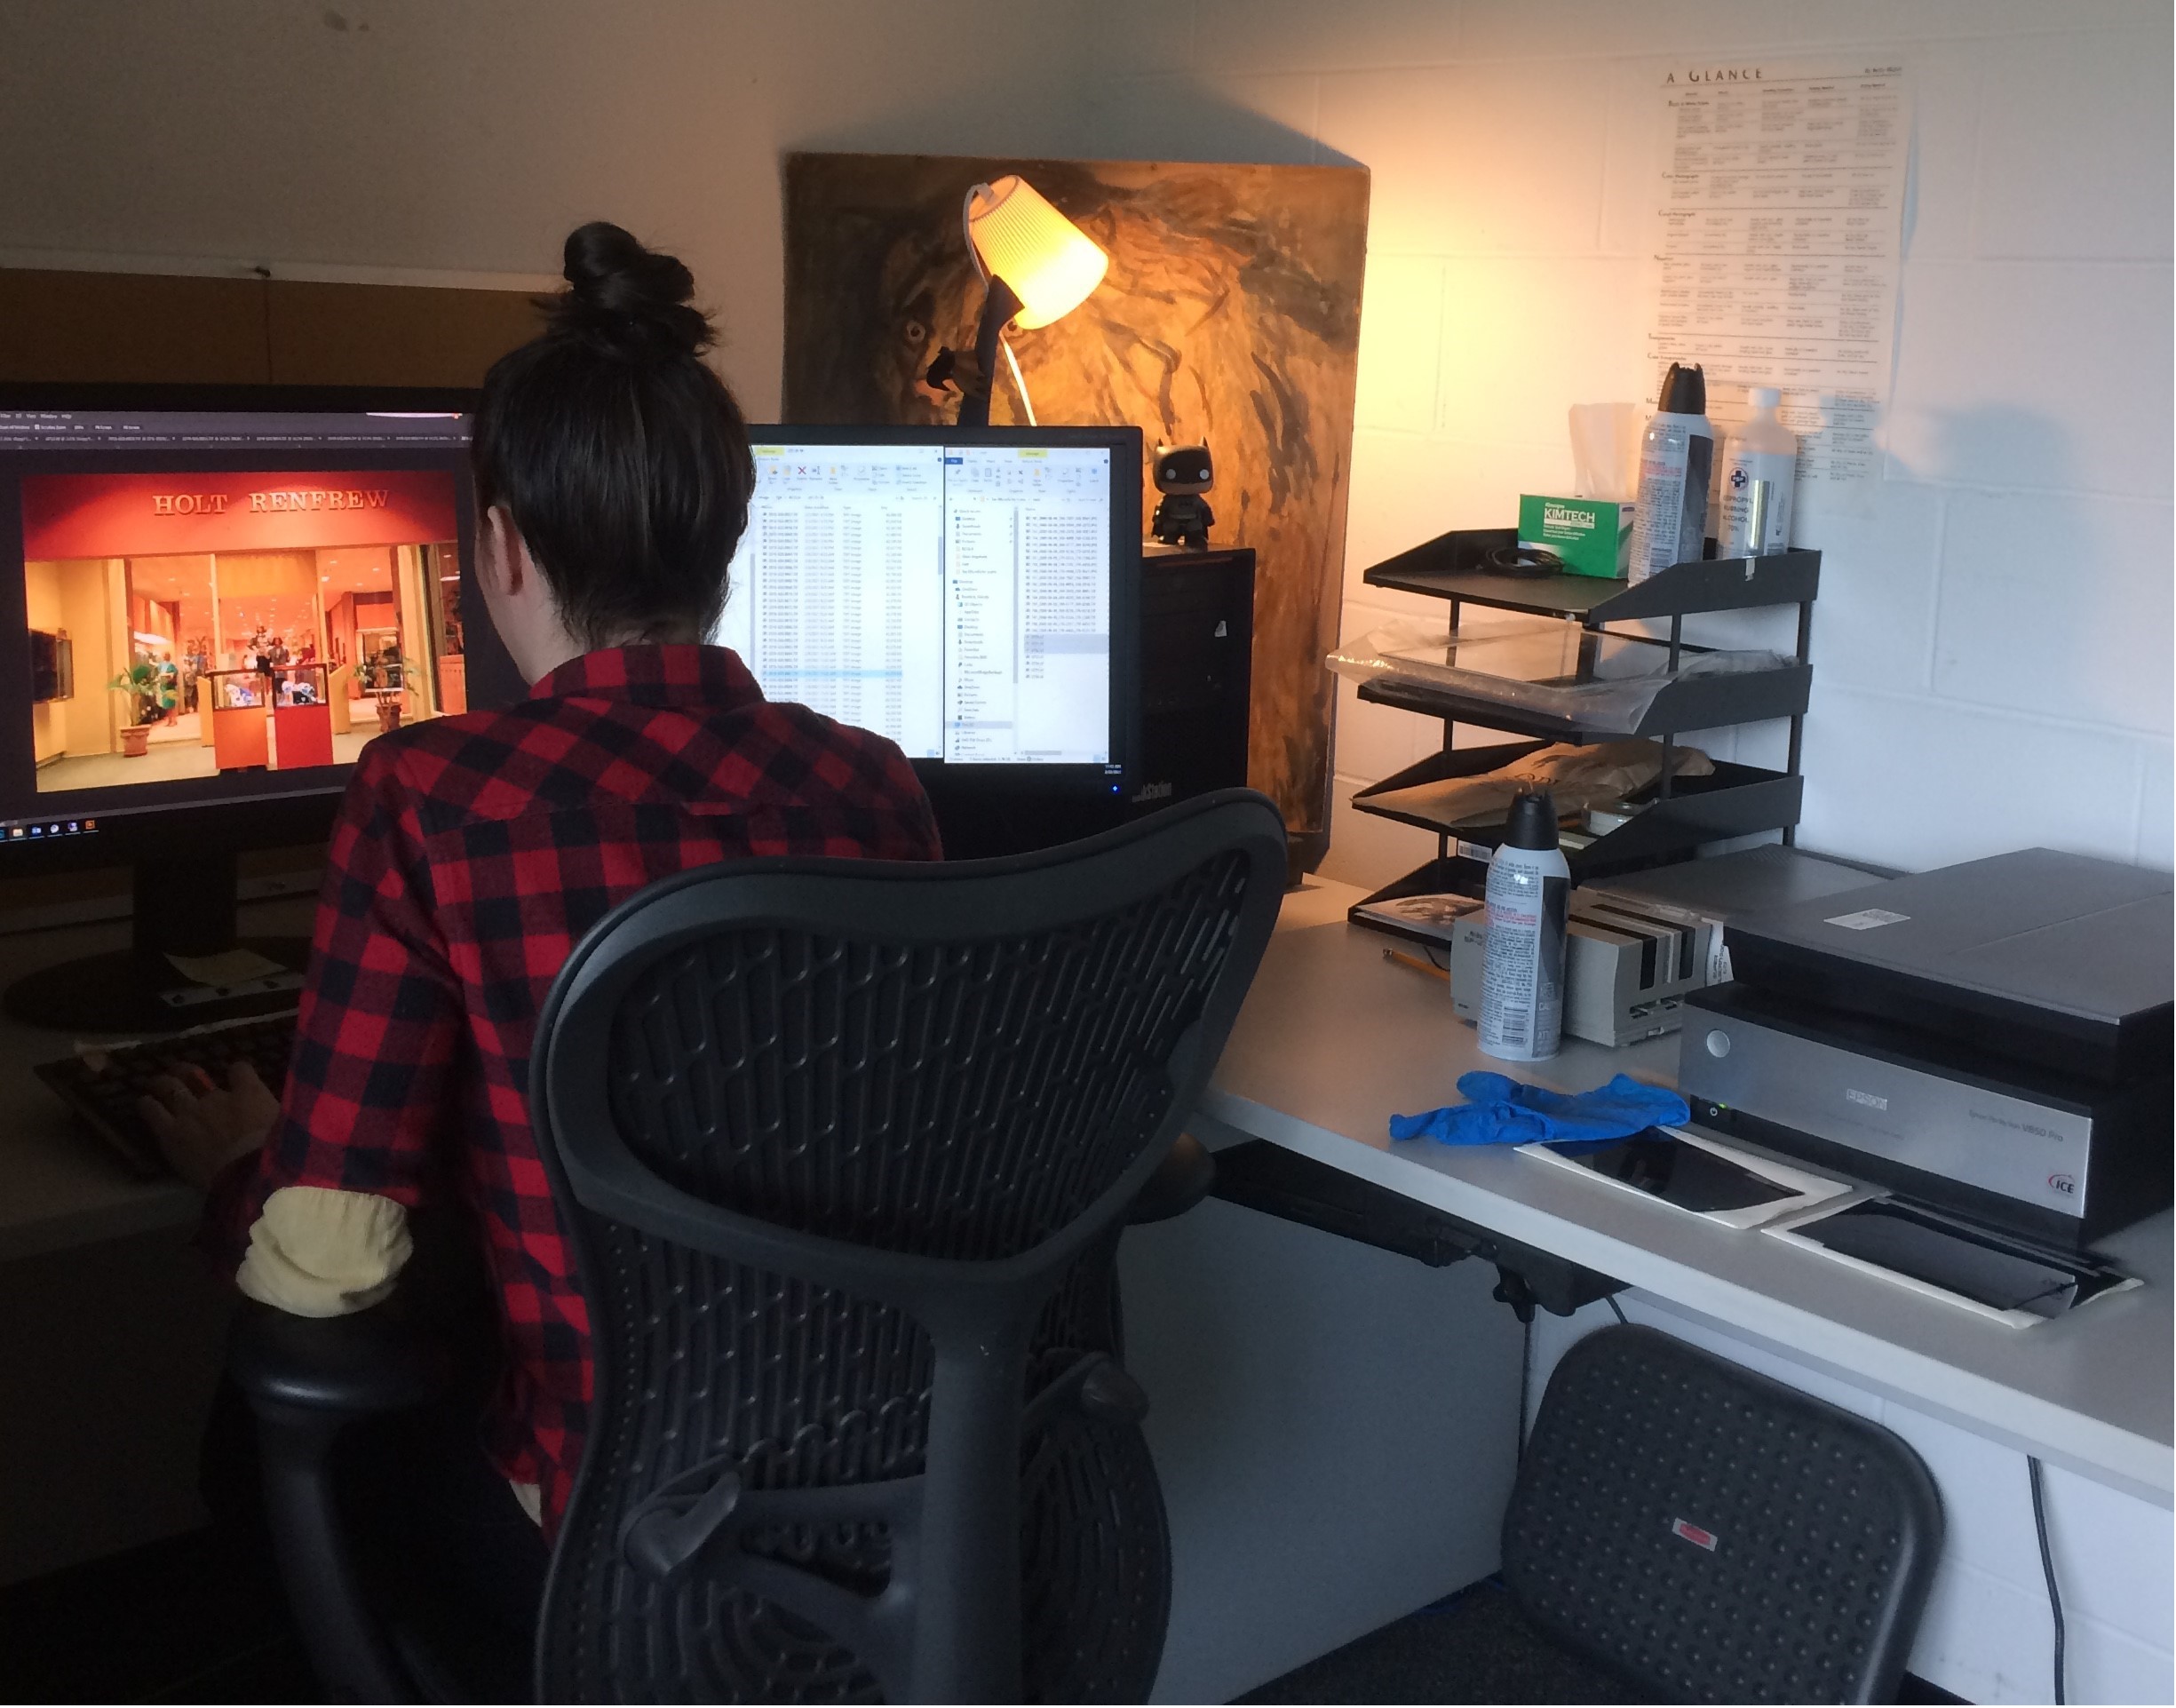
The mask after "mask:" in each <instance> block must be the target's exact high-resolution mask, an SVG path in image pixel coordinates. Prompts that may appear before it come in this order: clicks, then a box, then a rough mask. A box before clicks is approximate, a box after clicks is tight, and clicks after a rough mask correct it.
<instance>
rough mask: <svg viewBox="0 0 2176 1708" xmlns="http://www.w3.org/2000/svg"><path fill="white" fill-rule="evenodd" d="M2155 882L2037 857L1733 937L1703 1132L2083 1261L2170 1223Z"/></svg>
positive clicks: (1819, 907) (1965, 871) (2163, 889)
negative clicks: (2132, 1234) (2138, 1229)
mask: <svg viewBox="0 0 2176 1708" xmlns="http://www.w3.org/2000/svg"><path fill="white" fill-rule="evenodd" d="M2172 934H2176V909H2172V895H2171V885H2170V878H2169V875H2168V874H2167V873H2166V872H2157V871H2148V870H2141V869H2140V868H2138V867H2134V866H2125V865H2120V864H2117V863H2116V862H2112V861H2105V860H2095V859H2092V858H2089V857H2087V856H2085V855H2082V854H2060V853H2057V852H2055V851H2053V850H2052V849H2046V848H2033V849H2028V850H2025V851H2023V852H2021V853H2018V854H2001V855H1997V857H1995V858H1993V859H1991V860H1975V861H1971V862H1966V864H1963V865H1959V866H1948V867H1943V868H1942V869H1940V870H1934V871H1929V872H1921V873H1918V874H1917V875H1916V876H1912V877H1907V878H1891V879H1888V880H1887V881H1886V882H1880V883H1876V884H1873V885H1871V886H1868V887H1865V888H1862V889H1855V890H1852V891H1850V892H1848V893H1846V894H1841V895H1838V896H1834V897H1831V898H1828V899H1825V900H1816V901H1813V902H1805V903H1800V904H1797V905H1793V906H1791V907H1787V908H1783V909H1780V910H1774V911H1769V912H1763V913H1758V914H1752V915H1748V916H1743V917H1742V918H1734V919H1733V920H1731V921H1730V923H1729V925H1728V926H1727V930H1726V933H1725V941H1726V943H1727V947H1728V949H1729V955H1730V965H1731V973H1732V982H1730V983H1728V984H1722V985H1717V986H1713V987H1711V988H1710V989H1704V990H1700V991H1696V992H1694V993H1693V994H1691V995H1690V996H1688V997H1686V999H1685V1015H1684V1031H1683V1032H1682V1034H1681V1035H1680V1037H1681V1043H1680V1062H1679V1069H1678V1086H1679V1090H1680V1092H1683V1094H1684V1096H1685V1099H1686V1100H1687V1101H1688V1103H1689V1104H1690V1105H1691V1107H1692V1113H1693V1118H1694V1120H1696V1121H1697V1122H1699V1123H1700V1124H1702V1125H1703V1126H1707V1127H1711V1128H1713V1129H1715V1130H1717V1131H1719V1132H1725V1133H1733V1134H1736V1135H1737V1136H1739V1137H1742V1138H1743V1139H1746V1140H1751V1141H1752V1142H1754V1143H1757V1144H1760V1145H1764V1146H1767V1148H1772V1149H1775V1150H1780V1151H1783V1152H1785V1153H1786V1154H1789V1155H1791V1156H1799V1157H1802V1158H1804V1159H1806V1160H1807V1161H1808V1162H1810V1163H1812V1164H1815V1165H1816V1166H1821V1167H1826V1168H1828V1169H1831V1170H1832V1171H1835V1172H1842V1173H1844V1174H1846V1175H1850V1176H1853V1177H1854V1178H1857V1179H1860V1180H1869V1181H1872V1182H1874V1183H1876V1184H1878V1185H1881V1186H1885V1187H1888V1188H1892V1189H1894V1191H1896V1192H1897V1193H1899V1194H1900V1195H1901V1196H1907V1197H1910V1198H1916V1199H1918V1200H1919V1201H1921V1202H1924V1203H1928V1204H1934V1205H1936V1206H1939V1207H1941V1208H1942V1209H1945V1210H1948V1211H1953V1212H1955V1213H1958V1214H1960V1215H1963V1216H1965V1217H1966V1218H1968V1219H1972V1220H1973V1221H1977V1222H1981V1223H1982V1224H1984V1225H1987V1226H1989V1227H1995V1228H1997V1229H2000V1230H2002V1231H2004V1232H2005V1233H2009V1234H2013V1235H2023V1236H2025V1237H2026V1238H2028V1239H2032V1240H2037V1241H2041V1242H2045V1243H2052V1244H2054V1245H2057V1246H2061V1247H2063V1248H2066V1249H2076V1248H2077V1247H2080V1246H2083V1245H2084V1244H2085V1243H2088V1242H2090V1241H2092V1240H2094V1239H2097V1238H2099V1237H2100V1236H2101V1235H2103V1234H2107V1233H2110V1232H2113V1231H2114V1230H2115V1229H2116V1228H2118V1227H2124V1226H2127V1225H2128V1224H2129V1223H2131V1222H2133V1221H2137V1220H2139V1219H2141V1218H2143V1217H2146V1216H2148V1215H2151V1214H2152V1213H2153V1212H2154V1211H2156V1210H2159V1209H2161V1208H2163V1207H2164V1206H2165V1205H2166V1204H2168V1203H2169V1202H2170V1175H2171V1156H2172V1150H2176V1143H2172V1091H2171V1079H2172V1071H2171V1043H2172V1027H2171V1017H2172V1012H2176V1002H2172V997H2176V992H2172V971H2171V968H2172Z"/></svg>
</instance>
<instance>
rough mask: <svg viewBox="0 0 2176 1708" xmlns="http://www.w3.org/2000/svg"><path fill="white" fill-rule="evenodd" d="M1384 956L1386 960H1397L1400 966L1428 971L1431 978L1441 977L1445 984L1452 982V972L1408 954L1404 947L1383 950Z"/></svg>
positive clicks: (1422, 971)
mask: <svg viewBox="0 0 2176 1708" xmlns="http://www.w3.org/2000/svg"><path fill="white" fill-rule="evenodd" d="M1383 958H1384V959H1385V960H1386V961H1395V962H1397V964H1398V965H1400V966H1410V967H1411V968H1412V969H1413V971H1414V972H1416V973H1426V974H1428V976H1429V977H1430V978H1433V979H1441V980H1442V981H1443V982H1444V983H1445V984H1449V982H1450V974H1449V973H1446V972H1445V971H1444V970H1443V969H1442V968H1441V967H1440V966H1438V965H1436V964H1435V963H1434V962H1433V961H1424V960H1422V959H1421V958H1420V957H1419V956H1418V955H1408V954H1407V953H1406V952H1405V951H1404V950H1403V949H1385V950H1384V951H1383Z"/></svg>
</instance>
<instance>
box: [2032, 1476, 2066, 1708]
mask: <svg viewBox="0 0 2176 1708" xmlns="http://www.w3.org/2000/svg"><path fill="white" fill-rule="evenodd" d="M2025 1475H2026V1476H2027V1478H2028V1479H2029V1481H2030V1482H2031V1483H2032V1527H2033V1529H2035V1530H2036V1531H2037V1533H2038V1534H2039V1537H2040V1572H2041V1575H2042V1576H2043V1577H2045V1578H2046V1579H2047V1610H2048V1614H2049V1617H2051V1618H2053V1621H2054V1624H2055V1700H2056V1702H2058V1703H2061V1701H2062V1699H2063V1696H2062V1674H2063V1665H2062V1595H2061V1592H2059V1591H2058V1590H2057V1589H2056V1587H2055V1556H2054V1554H2053V1552H2051V1551H2050V1549H2049V1547H2048V1545H2047V1496H2046V1494H2045V1491H2044V1490H2042V1489H2041V1487H2040V1461H2039V1460H2038V1459H2037V1458H2033V1457H2032V1456H2031V1455H2030V1454H2027V1455H2026V1456H2025Z"/></svg>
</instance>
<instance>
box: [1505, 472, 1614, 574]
mask: <svg viewBox="0 0 2176 1708" xmlns="http://www.w3.org/2000/svg"><path fill="white" fill-rule="evenodd" d="M1519 544H1521V545H1522V546H1539V547H1542V548H1544V549H1545V550H1547V551H1550V552H1555V553H1556V555H1557V556H1558V557H1559V558H1561V559H1562V560H1563V562H1564V568H1566V569H1567V570H1568V571H1569V572H1570V573H1571V574H1573V575H1575V576H1623V575H1624V568H1625V563H1626V560H1627V559H1628V557H1629V555H1630V553H1631V551H1632V505H1630V504H1618V503H1616V501H1615V500H1613V499H1606V498H1549V497H1538V496H1537V495H1536V494H1533V493H1530V492H1529V493H1526V494H1523V495H1522V496H1521V497H1520V499H1519Z"/></svg>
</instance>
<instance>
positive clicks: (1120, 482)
mask: <svg viewBox="0 0 2176 1708" xmlns="http://www.w3.org/2000/svg"><path fill="white" fill-rule="evenodd" d="M748 440H749V443H750V444H751V445H779V444H793V445H925V446H926V445H972V446H981V445H993V446H1005V445H1048V446H1050V447H1051V448H1052V449H1073V448H1079V449H1108V451H1109V452H1110V453H1111V473H1110V479H1111V494H1110V515H1111V567H1110V576H1111V587H1110V624H1111V651H1110V713H1111V732H1110V735H1111V759H1110V765H1111V766H1112V767H1116V770H1115V771H1114V770H1112V769H1109V768H1108V767H1098V766H1089V765H962V764H948V763H946V762H945V761H944V760H942V759H914V760H911V761H910V763H911V764H912V765H913V767H914V769H915V775H917V776H918V777H919V778H920V779H921V780H922V786H923V788H924V789H925V790H926V791H927V792H928V794H929V796H930V798H932V800H933V801H936V802H938V803H939V805H940V807H942V806H944V805H945V804H946V803H948V802H949V801H953V800H962V801H968V802H973V803H989V802H996V801H999V800H1020V799H1022V798H1026V799H1029V800H1032V799H1036V798H1042V799H1045V800H1051V799H1055V800H1065V801H1072V802H1076V803H1079V804H1081V805H1083V806H1087V805H1092V804H1094V803H1097V802H1100V801H1103V800H1108V801H1109V802H1110V803H1111V805H1112V806H1113V809H1114V819H1113V822H1116V815H1117V813H1118V809H1120V808H1122V807H1123V806H1124V803H1125V802H1127V801H1129V800H1130V799H1131V798H1132V792H1133V790H1134V788H1135V786H1136V785H1137V784H1138V783H1139V781H1140V779H1139V777H1138V775H1136V774H1137V773H1138V772H1139V770H1140V757H1139V756H1140V697H1141V696H1140V591H1141V537H1142V534H1141V479H1142V470H1143V469H1144V468H1145V467H1146V466H1147V465H1146V461H1145V457H1146V450H1145V445H1144V441H1143V437H1142V434H1141V430H1140V428H1139V427H1133V426H1116V427H1111V426H1085V427H1084V426H1053V427H1042V426H1036V427H1028V426H990V427H954V426H946V425H941V424H927V425H924V424H915V425H874V424H870V423H861V424H855V423H850V422H848V423H826V424H824V425H821V426H809V425H793V424H790V423H775V422H765V423H750V425H749V429H748Z"/></svg>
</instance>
